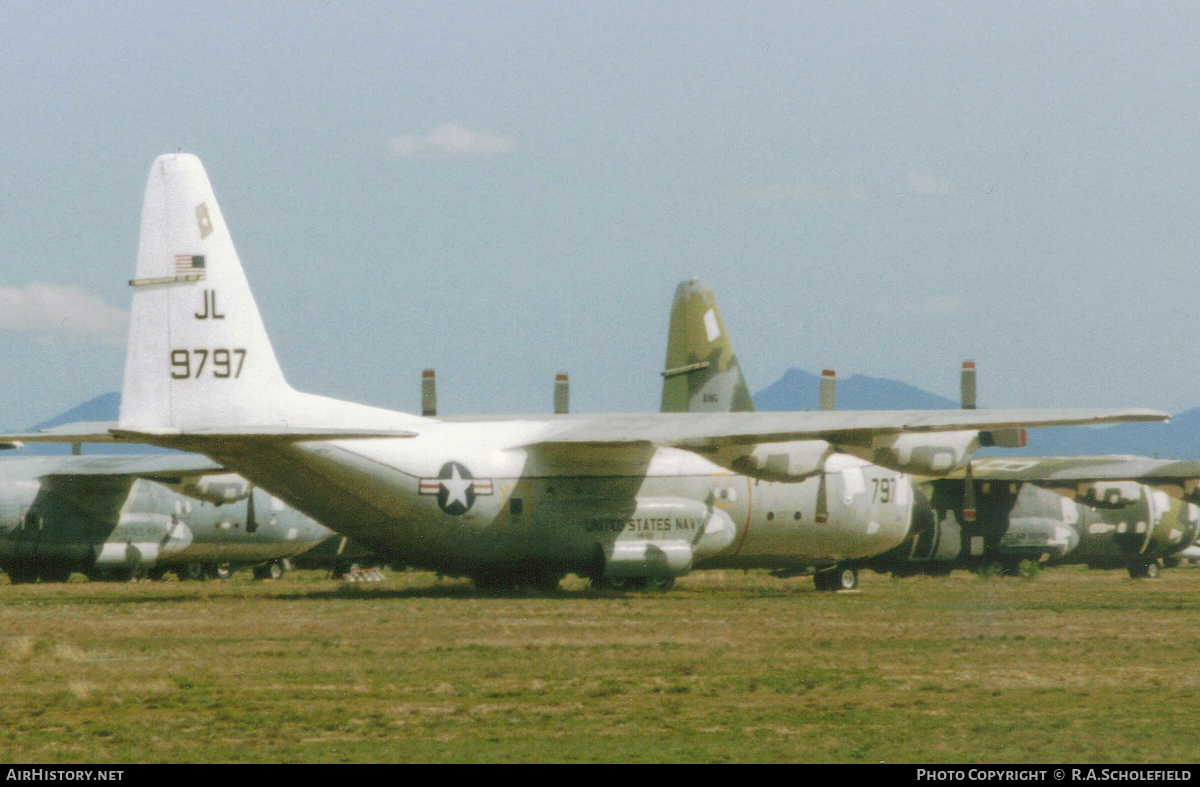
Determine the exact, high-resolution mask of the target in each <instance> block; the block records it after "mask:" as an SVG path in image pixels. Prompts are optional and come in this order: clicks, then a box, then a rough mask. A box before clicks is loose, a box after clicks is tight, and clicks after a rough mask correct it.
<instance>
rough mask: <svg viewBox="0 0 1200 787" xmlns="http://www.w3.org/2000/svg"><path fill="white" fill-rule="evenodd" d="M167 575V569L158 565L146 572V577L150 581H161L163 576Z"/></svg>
mask: <svg viewBox="0 0 1200 787" xmlns="http://www.w3.org/2000/svg"><path fill="white" fill-rule="evenodd" d="M166 575H167V570H166V569H165V568H162V567H160V566H156V567H155V568H152V569H150V570H149V571H147V572H146V578H147V579H149V580H150V581H151V582H162V580H163V577H165V576H166Z"/></svg>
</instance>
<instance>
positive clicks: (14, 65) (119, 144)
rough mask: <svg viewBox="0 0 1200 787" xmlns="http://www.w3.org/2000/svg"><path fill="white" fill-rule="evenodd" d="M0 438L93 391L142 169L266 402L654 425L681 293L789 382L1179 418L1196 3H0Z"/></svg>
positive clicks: (758, 372) (750, 359)
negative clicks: (248, 319)
mask: <svg viewBox="0 0 1200 787" xmlns="http://www.w3.org/2000/svg"><path fill="white" fill-rule="evenodd" d="M0 12H2V14H3V18H4V24H3V25H2V26H0V106H2V107H3V109H4V111H3V113H0V149H2V150H3V151H4V154H3V157H0V172H2V177H0V238H2V239H3V244H2V245H0V336H2V339H3V340H2V341H0V368H2V369H3V370H4V378H5V381H6V385H4V386H3V387H2V388H0V425H7V426H8V427H10V428H15V427H22V426H25V425H28V424H29V423H32V422H35V421H38V420H41V419H43V418H45V417H48V416H50V415H52V414H54V413H57V412H59V411H61V410H63V409H66V408H67V407H69V406H72V405H74V404H77V403H78V402H80V401H82V400H84V399H87V398H89V397H91V396H94V395H96V394H99V393H102V392H104V391H109V390H116V389H118V388H119V386H120V376H121V370H122V362H123V348H122V345H123V341H124V339H123V336H124V333H123V332H124V319H125V311H126V310H127V309H128V298H129V295H128V292H127V290H128V287H127V286H126V282H127V280H128V278H129V276H130V275H131V272H132V269H133V260H134V256H135V253H136V244H137V222H138V217H139V214H140V210H141V193H142V189H143V187H144V183H145V177H146V173H147V170H148V167H149V164H150V162H151V161H152V160H153V158H154V157H155V156H156V155H158V154H159V153H162V152H167V151H173V150H177V149H179V148H182V149H183V150H185V151H188V152H192V153H196V154H197V155H199V156H200V157H201V158H202V159H203V160H204V162H205V165H206V167H207V169H208V172H209V175H210V177H211V179H212V181H213V185H214V187H215V189H216V193H217V196H218V198H219V199H220V201H221V204H222V208H223V211H224V213H225V216H226V219H227V221H228V223H229V225H230V227H231V229H232V231H233V234H234V240H235V243H236V244H237V246H238V250H239V252H240V255H241V257H242V261H243V263H244V265H245V267H246V269H247V275H248V276H249V278H250V281H251V284H252V286H253V287H254V290H255V294H256V296H257V298H258V301H259V306H260V308H261V309H262V311H263V316H264V319H265V321H266V323H267V328H268V330H269V332H270V333H271V335H272V339H273V341H274V343H275V348H276V351H277V353H278V354H279V356H280V360H281V363H282V364H283V367H284V370H285V372H286V374H287V375H288V378H289V380H290V381H291V382H292V383H293V385H295V386H296V387H298V388H301V389H303V390H310V391H314V392H318V393H323V394H328V395H333V396H338V397H342V398H347V399H353V400H357V401H365V402H369V403H372V404H377V405H382V406H389V407H395V408H397V409H404V410H409V411H413V410H416V409H417V407H418V394H417V392H418V381H419V375H420V371H421V369H422V368H424V367H426V366H433V367H435V368H436V369H437V371H438V376H439V400H440V405H441V409H442V411H443V412H444V413H448V414H450V413H454V414H465V413H472V412H520V411H545V410H548V409H549V408H550V404H551V390H552V381H553V375H554V373H555V372H557V371H569V372H570V373H571V376H572V389H573V390H572V404H573V407H574V408H575V409H578V410H587V411H608V410H646V409H654V408H655V407H657V403H658V390H659V389H658V386H659V382H660V378H659V375H658V374H657V372H658V371H659V370H660V369H661V366H662V362H663V355H664V342H665V334H666V322H667V312H668V308H669V305H670V299H671V294H672V291H673V289H674V286H675V284H676V283H677V282H678V281H679V280H680V279H683V278H686V277H688V276H692V275H699V276H702V277H704V278H705V279H707V280H708V281H709V283H710V284H712V285H713V287H714V289H715V290H716V293H717V296H718V301H719V303H720V304H721V307H722V311H723V314H724V317H725V322H726V325H727V326H728V328H729V329H730V331H731V333H732V335H733V338H734V342H735V347H736V348H737V351H738V354H739V357H740V358H741V361H742V366H743V369H744V370H745V372H746V374H747V376H748V378H749V382H750V386H751V389H752V390H757V389H759V388H763V387H765V386H766V385H768V384H769V383H771V382H773V381H774V380H775V379H777V378H778V377H779V376H780V375H781V374H782V372H783V371H784V370H785V369H786V368H788V367H790V366H799V367H803V368H807V369H810V370H816V369H819V368H821V367H825V366H832V367H834V368H836V369H837V370H838V372H839V373H840V374H842V375H849V374H852V373H855V372H860V373H866V374H871V375H876V376H884V377H893V378H897V379H902V380H905V381H907V382H910V383H913V384H915V385H919V386H921V387H924V388H927V389H930V390H933V391H936V392H938V393H942V394H943V395H947V396H951V397H953V396H954V395H955V391H956V386H957V367H958V364H959V361H960V360H961V359H963V358H966V357H971V358H974V359H975V360H976V361H978V362H979V364H980V368H981V372H980V385H981V397H980V402H981V404H982V405H991V406H1041V405H1044V406H1072V405H1081V406H1082V405H1105V406H1110V405H1113V406H1115V405H1146V406H1155V407H1162V408H1166V409H1169V410H1173V411H1178V410H1182V409H1185V408H1187V407H1191V406H1195V405H1200V394H1197V393H1195V392H1193V390H1192V385H1191V382H1192V379H1193V376H1194V367H1195V361H1196V358H1195V355H1196V353H1195V350H1194V347H1195V344H1196V336H1197V335H1198V333H1200V317H1198V316H1197V315H1196V313H1195V309H1194V308H1193V293H1192V290H1191V284H1192V281H1193V270H1194V269H1195V267H1196V264H1195V263H1196V260H1197V257H1198V254H1197V252H1198V250H1200V249H1198V245H1200V244H1198V243H1197V241H1196V240H1195V233H1196V229H1195V228H1196V227H1197V226H1198V225H1200V221H1198V219H1200V187H1198V186H1197V183H1198V182H1200V178H1198V177H1197V176H1198V175H1200V152H1198V148H1197V144H1196V134H1197V129H1200V122H1198V121H1200V117H1198V115H1200V80H1198V79H1197V65H1196V63H1197V61H1196V57H1195V41H1197V40H1200V10H1198V9H1197V7H1195V6H1193V5H1189V4H1183V3H1180V4H1161V3H1136V4H1134V3H1128V4H1111V3H1054V4H1045V3H1004V4H994V5H987V4H974V3H973V4H961V3H945V4H941V3H931V4H913V5H908V6H904V7H901V6H900V5H899V4H895V3H837V4H834V3H813V4H802V3H750V4H736V5H735V4H720V3H662V4H646V3H621V2H603V3H489V4H472V3H415V4H410V3H382V4H373V3H366V2H356V3H347V2H338V0H328V2H312V3H310V2H299V1H298V2H288V3H222V2H205V3H194V2H192V3H153V4H145V5H138V4H133V3H126V4H110V3H102V2H100V3H88V4H78V5H70V6H67V5H65V4H64V5H61V6H60V5H53V6H51V5H46V4H41V3H13V2H0Z"/></svg>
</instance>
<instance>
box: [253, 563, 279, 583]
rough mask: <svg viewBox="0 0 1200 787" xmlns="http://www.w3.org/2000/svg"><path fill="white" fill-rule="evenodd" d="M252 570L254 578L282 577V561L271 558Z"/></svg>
mask: <svg viewBox="0 0 1200 787" xmlns="http://www.w3.org/2000/svg"><path fill="white" fill-rule="evenodd" d="M252 571H253V572H254V578H255V579H282V578H283V563H282V562H280V561H278V560H272V561H270V562H269V563H265V564H263V565H261V566H255V567H254V568H253V569H252Z"/></svg>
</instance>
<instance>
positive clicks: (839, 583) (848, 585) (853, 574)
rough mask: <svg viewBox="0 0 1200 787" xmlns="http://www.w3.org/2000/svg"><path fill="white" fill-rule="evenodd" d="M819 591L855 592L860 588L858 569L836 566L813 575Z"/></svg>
mask: <svg viewBox="0 0 1200 787" xmlns="http://www.w3.org/2000/svg"><path fill="white" fill-rule="evenodd" d="M813 584H815V585H816V586H817V590H854V589H855V588H857V587H858V569H856V568H850V567H849V566H834V567H833V568H826V569H823V570H820V571H817V572H816V573H815V574H813Z"/></svg>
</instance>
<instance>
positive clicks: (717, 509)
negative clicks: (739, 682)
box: [2, 154, 1197, 589]
mask: <svg viewBox="0 0 1200 787" xmlns="http://www.w3.org/2000/svg"><path fill="white" fill-rule="evenodd" d="M130 284H131V286H132V287H133V297H132V308H131V326H130V339H129V346H128V352H127V358H126V366H125V382H124V390H123V393H122V401H121V410H120V417H119V419H118V422H117V423H116V424H101V425H92V426H89V427H85V428H79V429H74V430H71V429H67V430H57V431H55V432H54V433H53V434H42V433H38V434H24V435H22V434H16V435H10V436H7V437H4V438H2V439H4V440H8V441H12V442H14V443H15V442H16V441H31V440H50V441H58V442H80V443H82V442H101V443H103V442H114V441H123V442H136V443H146V444H150V445H157V446H161V447H166V448H172V449H177V450H180V451H186V452H194V453H195V454H200V455H203V456H204V457H207V460H201V459H199V458H198V457H195V456H186V455H184V454H179V455H177V456H173V457H156V458H155V460H156V461H160V462H161V464H159V465H157V466H156V469H155V470H154V471H153V472H154V473H157V474H158V476H159V477H160V478H168V477H170V478H175V477H179V478H195V477H197V476H200V477H203V476H206V475H212V474H213V472H214V467H215V468H216V469H217V470H218V471H219V472H221V473H238V474H240V476H241V477H242V478H244V479H247V482H246V486H245V488H244V490H250V491H249V492H247V493H246V494H248V495H249V496H248V497H247V498H246V499H247V500H249V501H253V500H255V499H256V498H255V497H254V492H253V490H252V489H251V487H255V488H258V489H260V490H262V493H263V494H264V495H266V496H267V498H269V500H267V499H265V500H264V503H263V504H259V508H261V507H262V505H264V504H265V505H267V506H270V505H273V503H272V502H270V501H280V502H279V505H280V506H285V504H286V506H291V507H293V508H294V509H296V510H297V511H299V512H301V513H302V514H303V515H305V516H307V517H309V518H311V519H313V520H315V521H317V522H320V523H321V524H323V525H325V526H327V527H329V528H332V529H333V530H335V531H337V532H339V533H341V534H342V535H344V536H346V537H348V538H350V539H352V540H353V541H354V542H356V543H357V544H361V545H362V547H363V548H365V549H367V550H370V551H371V552H373V553H376V554H378V555H380V556H382V557H383V558H384V559H385V560H386V561H387V562H390V563H393V564H402V565H408V566H415V567H420V568H426V569H431V570H435V571H438V572H440V573H443V574H447V575H458V576H469V577H471V578H472V579H473V580H474V581H475V582H476V584H477V585H479V586H482V587H507V586H511V585H514V584H529V585H533V586H536V587H553V586H557V584H558V582H559V580H560V579H561V578H562V577H563V576H564V575H566V574H567V573H578V574H581V575H585V576H588V577H591V578H592V579H593V580H594V581H595V582H597V583H602V584H607V585H611V586H615V587H632V586H639V585H641V586H652V587H659V588H665V587H669V586H670V585H671V584H672V583H673V582H674V581H675V579H676V578H677V577H679V576H681V575H683V574H686V573H687V572H689V571H691V570H693V569H701V568H722V567H729V568H768V569H772V570H775V571H778V572H781V573H785V574H786V573H795V572H800V571H812V572H813V573H814V575H815V577H816V582H817V586H818V587H820V588H825V589H834V588H839V587H852V586H853V585H854V584H855V583H856V582H857V570H858V569H859V568H862V567H871V568H877V567H880V566H884V567H886V566H888V565H899V566H900V569H899V570H901V571H904V570H907V569H910V568H913V567H914V566H915V565H922V566H924V567H926V568H927V567H930V566H934V565H935V564H936V565H937V566H938V568H939V569H941V568H945V566H946V565H949V566H950V567H954V566H956V565H969V564H970V563H971V562H972V561H975V560H978V559H984V558H986V557H989V556H990V557H995V556H996V555H998V554H1002V552H1001V551H1000V550H1001V549H1002V548H1005V547H1013V546H1014V545H1013V543H1012V540H1013V537H1014V536H1015V535H1016V534H1017V533H1018V530H1019V529H1014V528H1013V524H1014V523H1016V522H1017V521H1018V520H1022V521H1024V520H1026V519H1028V518H1029V517H1024V516H1022V514H1023V512H1026V511H1029V512H1036V513H1034V514H1031V516H1033V517H1034V518H1036V517H1041V518H1042V519H1043V520H1045V522H1046V523H1049V522H1050V521H1051V520H1053V519H1054V517H1053V516H1046V515H1045V514H1046V511H1047V510H1049V509H1046V505H1048V503H1046V501H1045V500H1041V499H1040V498H1038V491H1037V490H1041V491H1042V492H1046V493H1047V494H1053V495H1055V498H1054V499H1055V500H1056V501H1062V500H1067V499H1068V497H1067V496H1064V495H1063V493H1062V490H1061V489H1058V487H1071V488H1072V489H1073V490H1074V491H1073V492H1071V494H1070V495H1069V499H1070V501H1071V502H1072V504H1073V505H1085V504H1086V503H1087V502H1088V501H1086V500H1085V498H1087V495H1088V494H1089V492H1088V491H1086V490H1087V489H1090V490H1092V492H1091V493H1092V494H1099V493H1100V491H1101V490H1103V489H1108V488H1109V487H1108V486H1105V484H1108V483H1109V482H1110V481H1113V480H1114V477H1113V476H1111V475H1110V473H1111V472H1112V468H1111V467H1109V468H1099V469H1096V468H1093V469H1091V470H1088V471H1087V472H1075V471H1074V470H1072V471H1067V472H1066V475H1065V476H1064V475H1063V472H1062V468H1059V469H1058V470H1059V478H1058V481H1060V482H1061V483H1059V484H1058V485H1057V486H1056V485H1055V484H1052V483H1042V482H1043V481H1046V480H1048V479H1043V478H1036V477H1035V478H1032V479H1031V478H1030V477H1024V478H1016V477H1013V476H1012V473H1014V472H1017V470H1014V469H1013V467H1008V468H999V467H995V466H990V465H989V466H985V465H981V464H980V463H978V462H975V463H973V462H972V461H971V456H972V454H973V452H974V451H975V449H977V448H978V447H979V446H980V445H981V444H996V443H1006V442H1008V441H1011V440H1012V439H1013V438H1014V436H1015V435H1019V434H1020V432H1019V430H1020V429H1023V428H1027V427H1038V426H1050V425H1075V424H1101V423H1113V422H1119V421H1155V420H1165V419H1166V415H1165V414H1163V413H1159V412H1156V411H1153V410H1146V409H1078V408H1077V409H1059V410H1051V409H1037V410H980V409H971V408H964V409H960V410H944V411H937V410H931V411H835V410H832V409H830V410H822V411H818V412H796V413H758V412H754V411H753V405H752V404H751V402H750V397H749V393H748V390H747V388H746V385H745V381H744V379H743V378H742V376H741V372H740V369H739V368H738V366H737V363H736V358H735V357H734V356H733V352H732V346H731V344H730V342H729V339H728V336H727V334H726V332H725V327H724V324H723V322H722V320H721V317H720V313H719V311H718V310H717V309H716V304H715V301H713V299H712V295H711V292H709V291H708V289H707V288H706V287H704V286H703V284H702V283H701V282H699V281H690V282H685V283H684V284H682V285H680V289H679V291H677V294H676V300H675V305H674V307H673V310H672V318H671V327H670V341H669V349H668V358H667V368H666V369H665V370H664V372H663V377H664V389H663V390H664V392H663V407H662V410H663V412H659V413H639V414H608V415H580V414H554V415H524V416H513V417H494V416H481V417H475V418H437V417H431V416H418V415H410V414H407V413H401V412H396V411H392V410H386V409H382V408H375V407H368V406H364V405H360V404H356V403H352V402H344V401H339V400H335V399H331V398H327V397H322V396H317V395H313V394H307V393H301V392H298V391H296V390H294V389H292V388H291V386H289V385H288V384H287V382H286V380H285V378H284V376H283V373H282V370H281V369H280V367H279V364H278V362H277V360H276V357H275V354H274V351H273V349H272V347H271V343H270V341H269V339H268V336H267V333H266V330H265V328H264V325H263V322H262V319H261V317H260V314H259V311H258V308H257V305H256V304H255V301H254V298H253V295H252V294H251V291H250V287H249V284H248V282H247V280H246V276H245V273H244V271H243V268H242V265H241V262H240V260H239V259H238V255H237V253H236V251H235V250H234V246H233V242H232V238H231V235H230V233H229V230H228V227H227V225H226V223H225V218H224V216H223V215H222V213H221V210H220V207H219V205H218V203H217V201H216V199H215V196H214V194H213V191H212V187H211V185H210V183H209V180H208V177H207V175H206V173H205V171H204V168H203V166H202V165H201V163H200V161H199V159H197V158H196V157H195V156H191V155H186V154H171V155H166V156H161V157H159V158H158V159H157V160H156V161H155V162H154V164H153V165H152V167H151V172H150V177H149V180H148V182H147V186H146V193H145V199H144V203H143V211H142V222H141V232H140V237H139V245H138V257H137V266H136V272H135V275H134V278H133V279H132V280H130ZM173 461H174V462H176V466H172V462H173ZM202 461H208V462H209V463H210V464H209V466H208V469H207V470H206V471H197V469H196V465H197V462H202ZM1147 461H1148V460H1147ZM1110 464H1112V463H1110ZM1030 469H1031V468H1023V470H1024V471H1026V472H1028V471H1029V470H1030ZM1076 469H1077V468H1076ZM1161 471H1162V468H1158V469H1157V470H1156V472H1161ZM1033 472H1034V473H1035V475H1036V472H1037V471H1036V470H1034V471H1033ZM1005 473H1008V474H1009V475H1008V476H1007V477H1006V476H1005ZM101 475H102V474H101ZM1085 476H1087V477H1086V478H1085ZM1168 476H1169V473H1168ZM125 477H127V478H136V479H140V480H148V481H154V480H155V479H154V478H153V477H152V473H150V472H140V471H136V470H134V471H129V472H126V473H125ZM1169 477H1170V478H1173V479H1174V481H1172V482H1170V483H1168V482H1167V481H1162V485H1163V486H1164V487H1171V488H1174V487H1172V486H1171V485H1172V484H1174V485H1176V486H1178V487H1179V493H1178V494H1177V495H1175V496H1172V495H1171V494H1170V493H1169V491H1167V490H1165V489H1160V488H1158V487H1154V488H1151V487H1150V486H1149V484H1148V483H1146V481H1147V479H1146V478H1144V477H1142V476H1138V477H1136V478H1131V477H1128V476H1125V477H1122V478H1120V479H1118V480H1120V481H1123V482H1128V483H1130V484H1132V486H1130V487H1122V488H1124V489H1126V491H1127V492H1128V491H1129V490H1130V489H1132V488H1133V487H1138V488H1140V489H1147V488H1149V489H1151V491H1150V497H1147V498H1144V499H1145V501H1147V502H1146V506H1145V508H1146V514H1145V516H1144V517H1143V518H1141V519H1138V520H1136V521H1126V522H1125V532H1122V533H1121V535H1123V536H1128V538H1125V539H1124V541H1123V542H1122V543H1125V542H1128V544H1129V545H1128V546H1124V547H1122V549H1124V550H1125V551H1124V552H1121V553H1120V559H1121V560H1124V561H1125V562H1126V564H1127V565H1128V566H1129V567H1130V568H1131V570H1137V571H1140V570H1141V569H1140V568H1136V567H1138V566H1142V565H1147V566H1148V565H1150V564H1151V562H1153V561H1156V560H1157V556H1156V555H1155V554H1154V553H1153V551H1149V552H1148V551H1147V549H1149V546H1147V545H1149V544H1151V543H1153V544H1157V543H1158V542H1157V541H1155V539H1156V538H1157V535H1155V534H1157V533H1158V532H1159V531H1160V530H1161V529H1162V528H1163V527H1165V528H1166V530H1167V531H1169V533H1168V540H1169V541H1172V542H1173V543H1174V542H1178V543H1179V548H1182V547H1183V546H1186V545H1187V543H1190V541H1191V540H1193V539H1194V538H1195V535H1196V521H1197V517H1196V508H1195V506H1194V505H1193V504H1192V500H1191V496H1194V494H1195V482H1194V480H1192V481H1191V482H1188V481H1187V480H1184V479H1183V478H1182V477H1181V476H1178V475H1177V476H1169ZM1189 483H1190V487H1189ZM1026 488H1029V489H1031V490H1033V491H1032V492H1031V493H1030V494H1031V495H1032V497H1033V498H1038V499H1037V500H1021V497H1022V493H1021V492H1019V491H1018V490H1024V489H1026ZM1056 490H1057V491H1056ZM1160 493H1162V494H1160ZM1163 495H1165V496H1166V498H1167V499H1166V500H1165V501H1164V500H1163ZM1027 497H1028V496H1027ZM1010 498H1011V499H1010ZM1142 500H1143V497H1141V496H1138V497H1136V499H1135V498H1134V497H1133V496H1132V494H1126V495H1125V496H1124V497H1121V496H1120V493H1118V495H1117V496H1116V497H1115V498H1113V499H1112V501H1111V506H1109V502H1110V501H1109V500H1108V498H1104V499H1103V500H1100V502H1101V503H1103V505H1097V506H1093V508H1094V509H1095V510H1110V509H1111V510H1115V509H1116V508H1117V507H1118V504H1120V505H1121V506H1124V507H1126V508H1129V507H1130V506H1133V505H1134V504H1135V503H1138V502H1139V501H1142ZM1173 501H1174V502H1173ZM174 502H177V501H174ZM174 502H173V503H172V504H174ZM1172 505H1174V508H1172ZM1023 506H1024V507H1023ZM1105 506H1109V508H1105ZM247 507H249V504H247ZM218 508H219V506H218ZM1051 508H1053V506H1051ZM1066 509H1067V507H1066V505H1065V504H1064V503H1061V502H1060V503H1059V507H1058V509H1057V511H1058V512H1059V514H1058V518H1057V522H1058V524H1059V525H1062V524H1063V523H1066V521H1067V519H1069V518H1070V517H1069V516H1068V514H1067V510H1066ZM1130 510H1131V511H1132V509H1130ZM1162 511H1167V512H1168V513H1166V514H1163V513H1161V512H1162ZM1014 512H1015V513H1014ZM1172 512H1173V513H1172ZM279 513H283V512H282V510H280V512H279ZM1076 513H1078V512H1076ZM1135 513H1136V512H1135ZM1168 516H1173V517H1175V519H1174V520H1171V521H1170V522H1167V524H1166V525H1162V527H1160V524H1161V523H1160V520H1161V521H1163V522H1166V521H1167V520H1166V517H1168ZM1156 517H1157V518H1156ZM259 519H261V516H260V517H259ZM1001 519H1003V520H1004V524H1003V528H1002V532H994V530H995V529H997V528H999V527H1000V526H999V525H998V524H997V523H999V522H1000V520H1001ZM1081 519H1086V517H1081ZM1175 520H1178V522H1177V524H1178V527H1170V526H1169V525H1170V524H1171V522H1174V521H1175ZM1106 522H1107V520H1105V523H1106ZM1067 524H1070V523H1067ZM1101 524H1104V523H1101ZM955 526H957V530H956V529H955ZM1034 529H1035V530H1036V529H1037V528H1034ZM1117 529H1119V528H1118V526H1117V525H1114V530H1112V531H1107V530H1106V531H1105V532H1106V533H1109V532H1111V533H1112V534H1114V535H1115V534H1116V532H1117ZM1087 532H1088V533H1099V531H1094V530H1088V531H1087ZM1148 534H1149V535H1148ZM1061 536H1062V534H1061V533H1058V532H1057V531H1055V538H1060V537H1061ZM1134 536H1137V537H1138V538H1134ZM1005 537H1008V538H1009V541H1008V542H1007V543H1006V542H1004V539H1005ZM1139 538H1140V540H1141V542H1142V548H1141V549H1138V548H1137V547H1138V545H1137V544H1135V543H1134V542H1136V541H1138V539H1139ZM1109 540H1110V541H1111V540H1112V539H1109ZM1067 541H1068V542H1069V541H1070V538H1069V537H1067ZM954 545H957V551H956V550H955V549H954V548H952V547H953V546H954ZM1155 548H1157V547H1155ZM1074 551H1076V550H1075V548H1074V547H1072V548H1071V549H1069V550H1065V551H1062V552H1063V554H1066V553H1067V552H1074ZM951 553H953V554H951ZM1031 553H1032V552H1031ZM1013 554H1015V553H1013ZM889 561H892V562H891V563H889ZM956 561H957V562H956ZM1155 564H1156V563H1155ZM892 570H895V569H892Z"/></svg>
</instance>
